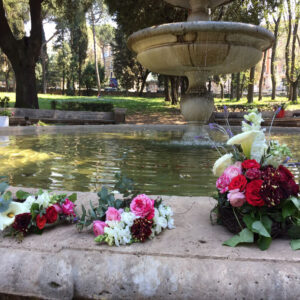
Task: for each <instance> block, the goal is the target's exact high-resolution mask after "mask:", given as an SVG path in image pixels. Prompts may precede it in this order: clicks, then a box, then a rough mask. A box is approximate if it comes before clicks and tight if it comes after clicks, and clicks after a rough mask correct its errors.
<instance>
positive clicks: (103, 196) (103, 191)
mask: <svg viewBox="0 0 300 300" xmlns="http://www.w3.org/2000/svg"><path fill="white" fill-rule="evenodd" d="M98 196H99V197H100V199H102V200H105V199H106V197H107V196H108V190H107V188H106V187H105V186H104V187H102V189H101V191H100V192H98Z"/></svg>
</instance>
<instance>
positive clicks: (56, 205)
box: [53, 203, 63, 215]
mask: <svg viewBox="0 0 300 300" xmlns="http://www.w3.org/2000/svg"><path fill="white" fill-rule="evenodd" d="M53 206H54V208H55V210H56V212H57V213H58V214H59V215H61V214H62V213H63V210H62V208H61V206H60V205H59V204H58V203H55V204H53Z"/></svg>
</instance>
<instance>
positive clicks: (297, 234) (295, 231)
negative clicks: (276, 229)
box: [288, 225, 300, 239]
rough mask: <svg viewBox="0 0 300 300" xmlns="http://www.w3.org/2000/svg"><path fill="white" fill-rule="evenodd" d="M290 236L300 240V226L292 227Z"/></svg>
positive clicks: (289, 231)
mask: <svg viewBox="0 0 300 300" xmlns="http://www.w3.org/2000/svg"><path fill="white" fill-rule="evenodd" d="M288 235H289V237H290V238H292V239H300V226H299V225H292V226H291V228H289V230H288Z"/></svg>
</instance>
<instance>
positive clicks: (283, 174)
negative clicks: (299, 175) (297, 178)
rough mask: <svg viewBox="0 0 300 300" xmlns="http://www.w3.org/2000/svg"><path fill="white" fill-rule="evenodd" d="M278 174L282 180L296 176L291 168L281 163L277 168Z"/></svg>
mask: <svg viewBox="0 0 300 300" xmlns="http://www.w3.org/2000/svg"><path fill="white" fill-rule="evenodd" d="M276 173H277V176H278V180H279V181H280V182H284V181H289V180H290V179H293V178H294V175H293V174H292V173H291V171H290V170H289V169H287V168H286V167H284V166H282V165H280V166H279V167H278V169H277V172H276Z"/></svg>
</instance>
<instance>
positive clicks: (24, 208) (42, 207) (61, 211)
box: [0, 182, 77, 240]
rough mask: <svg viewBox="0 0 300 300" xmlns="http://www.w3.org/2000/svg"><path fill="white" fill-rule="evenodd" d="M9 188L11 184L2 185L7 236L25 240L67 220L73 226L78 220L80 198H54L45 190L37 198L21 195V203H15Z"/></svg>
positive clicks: (0, 213)
mask: <svg viewBox="0 0 300 300" xmlns="http://www.w3.org/2000/svg"><path fill="white" fill-rule="evenodd" d="M7 188H8V184H7V183H5V182H2V183H1V184H0V230H1V231H6V233H7V235H11V236H16V237H17V238H18V239H20V240H21V239H22V238H23V237H24V236H25V235H27V234H28V233H31V232H33V233H38V234H41V233H42V232H43V230H44V229H45V228H46V226H47V224H56V223H58V222H59V221H63V220H64V221H68V222H73V221H74V219H75V217H76V215H75V212H74V208H75V204H74V202H75V201H76V199H77V196H76V194H72V195H70V196H68V197H67V195H66V194H61V195H55V194H53V195H50V194H49V193H48V192H46V191H42V190H40V191H39V192H38V193H37V194H36V195H31V194H29V193H26V192H24V191H18V192H17V193H16V197H17V199H14V200H13V199H12V193H11V192H10V191H6V189H7ZM5 191H6V192H5Z"/></svg>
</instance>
